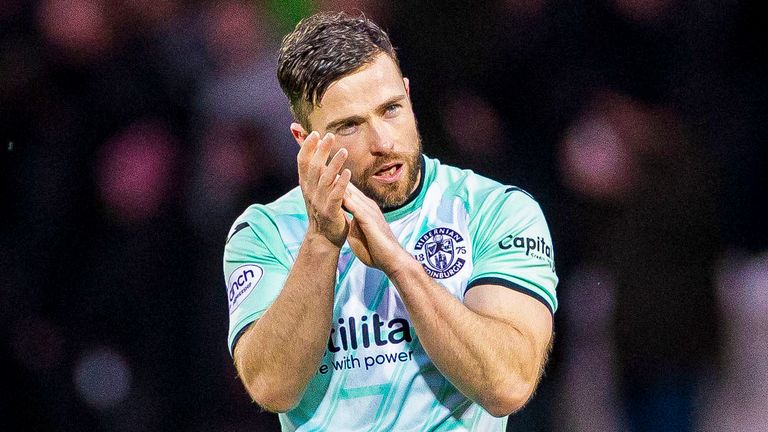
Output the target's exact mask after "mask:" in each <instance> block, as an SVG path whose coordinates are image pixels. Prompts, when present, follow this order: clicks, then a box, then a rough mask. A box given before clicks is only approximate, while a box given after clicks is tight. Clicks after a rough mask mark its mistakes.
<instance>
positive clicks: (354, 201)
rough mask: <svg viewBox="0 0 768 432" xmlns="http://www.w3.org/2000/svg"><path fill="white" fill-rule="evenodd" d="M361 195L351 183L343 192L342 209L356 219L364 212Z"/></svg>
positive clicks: (364, 207) (364, 206) (363, 202)
mask: <svg viewBox="0 0 768 432" xmlns="http://www.w3.org/2000/svg"><path fill="white" fill-rule="evenodd" d="M363 196H364V195H363V193H362V192H360V190H359V189H357V188H356V187H355V185H353V184H352V183H351V182H350V183H349V184H348V185H347V187H346V189H345V190H344V200H343V202H344V207H346V208H347V210H349V211H350V213H352V214H353V215H354V216H355V217H356V218H357V217H362V216H363V214H362V213H363V212H364V211H365V210H366V205H365V201H363Z"/></svg>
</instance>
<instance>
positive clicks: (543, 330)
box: [464, 284, 554, 359]
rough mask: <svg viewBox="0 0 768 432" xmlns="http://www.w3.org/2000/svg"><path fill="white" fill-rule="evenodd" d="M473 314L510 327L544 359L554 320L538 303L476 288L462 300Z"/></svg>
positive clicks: (494, 287)
mask: <svg viewBox="0 0 768 432" xmlns="http://www.w3.org/2000/svg"><path fill="white" fill-rule="evenodd" d="M464 305H465V306H466V307H467V308H468V309H470V310H472V311H473V312H475V313H477V314H479V315H482V316H484V317H487V318H491V319H494V320H497V321H499V322H503V323H505V324H507V325H509V326H510V327H511V328H514V329H515V330H516V331H517V332H519V333H520V335H521V336H522V337H524V338H525V339H526V340H527V341H529V342H530V343H531V345H532V346H533V348H534V350H535V352H536V353H537V354H538V356H540V358H542V359H543V358H544V356H546V353H547V351H548V347H549V344H550V341H551V339H552V331H553V324H554V323H553V316H552V312H550V310H549V308H548V307H547V306H545V304H544V303H542V302H541V301H540V300H539V299H536V298H534V297H532V296H531V295H528V294H525V293H523V292H519V291H515V290H512V289H509V288H507V287H504V286H501V285H491V284H488V285H476V286H474V287H472V289H470V290H469V291H467V293H466V295H465V296H464Z"/></svg>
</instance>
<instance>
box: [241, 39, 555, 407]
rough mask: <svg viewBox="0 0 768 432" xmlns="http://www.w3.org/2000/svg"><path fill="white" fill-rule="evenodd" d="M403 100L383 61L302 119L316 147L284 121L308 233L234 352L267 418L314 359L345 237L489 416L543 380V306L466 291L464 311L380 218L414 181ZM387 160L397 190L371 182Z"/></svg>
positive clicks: (516, 296)
mask: <svg viewBox="0 0 768 432" xmlns="http://www.w3.org/2000/svg"><path fill="white" fill-rule="evenodd" d="M409 92H410V89H409V85H408V81H407V79H404V78H402V76H401V74H400V71H399V69H398V68H397V66H396V65H395V63H394V62H393V61H392V60H391V59H390V58H389V57H387V56H386V55H384V54H380V55H379V56H378V57H377V58H376V59H375V60H374V61H373V62H372V63H371V64H369V65H367V66H365V67H363V68H361V69H359V70H358V71H356V72H355V73H353V74H350V75H348V76H346V77H344V78H341V79H340V80H338V81H336V82H335V83H333V84H332V85H331V86H329V88H328V90H327V92H326V93H325V95H324V96H323V98H322V100H321V101H320V104H319V106H317V107H315V109H314V110H313V112H312V113H311V114H310V123H311V125H312V127H313V128H315V129H316V130H317V131H322V133H323V134H326V135H324V137H323V139H322V140H320V139H319V137H320V134H319V133H318V132H312V133H310V134H308V133H307V132H306V131H305V130H304V129H303V128H302V127H301V126H300V125H299V124H298V123H294V124H292V125H291V131H292V133H293V135H294V137H295V139H296V141H297V142H298V143H299V145H300V146H301V149H300V151H299V155H298V157H297V160H298V166H299V178H300V184H301V189H302V192H303V193H304V198H305V201H306V203H307V212H308V214H309V216H310V223H309V230H308V232H307V236H306V238H305V241H304V244H302V247H301V249H300V251H299V254H298V257H297V260H296V263H295V264H294V266H293V268H292V269H291V271H290V273H289V277H288V280H287V281H286V283H285V286H284V288H283V290H282V292H281V293H280V295H278V297H277V300H276V301H275V302H274V303H273V304H272V306H270V308H269V309H268V310H267V311H266V312H265V314H264V315H263V316H262V317H261V319H259V320H258V321H256V322H255V323H254V324H253V325H252V326H251V328H250V329H249V330H248V331H247V332H246V333H245V334H244V335H243V337H241V339H240V342H239V343H238V344H237V347H236V348H235V362H236V366H237V368H238V371H239V373H240V375H241V377H242V378H243V382H244V383H245V384H246V388H247V389H248V391H249V393H250V394H251V396H252V397H253V399H254V400H255V401H256V402H257V403H259V404H260V405H262V406H263V407H264V408H266V409H268V410H271V411H278V412H282V411H286V410H289V409H290V408H292V407H293V406H295V405H296V404H297V403H298V401H299V400H300V399H301V396H302V394H303V392H304V389H305V388H306V385H307V383H308V382H309V380H310V379H311V377H312V375H313V373H314V372H315V370H316V368H317V367H318V365H319V363H320V360H321V358H322V356H323V353H324V351H325V343H326V341H327V338H328V334H329V332H330V328H331V319H332V316H331V315H332V310H331V309H332V303H333V284H334V277H335V269H336V267H335V266H336V263H337V261H338V257H339V251H340V248H341V245H343V243H344V240H345V239H346V240H349V243H350V245H351V246H352V249H353V251H354V253H355V254H356V255H357V256H358V257H359V258H360V259H361V261H363V262H364V263H365V264H366V265H369V266H371V267H375V268H378V269H380V270H381V271H383V272H384V273H385V274H386V275H387V276H388V277H389V279H390V280H391V281H392V282H393V284H394V285H395V287H396V288H397V290H398V292H399V293H400V296H401V298H402V299H403V302H404V304H405V306H406V308H407V310H408V313H409V315H410V319H411V323H412V324H413V326H414V328H415V330H416V332H417V333H418V334H419V339H420V340H421V343H422V345H423V346H424V349H425V350H426V352H427V353H428V354H429V356H430V358H431V359H432V361H433V362H434V363H435V365H436V366H437V368H438V369H439V370H440V372H441V373H443V375H445V376H446V377H447V378H448V379H449V380H450V381H451V382H452V383H453V384H454V385H455V386H456V387H457V388H458V389H459V390H460V391H461V392H462V393H463V394H464V395H466V396H467V397H469V398H470V399H472V400H474V401H476V402H477V403H479V404H480V405H482V406H483V407H484V408H485V409H486V410H487V411H488V412H490V413H491V414H493V415H496V416H504V415H508V414H510V413H511V412H514V411H516V410H518V409H520V408H521V407H522V406H523V405H524V404H525V402H526V401H527V400H528V399H529V398H530V396H531V395H532V394H533V391H534V389H535V387H536V384H537V382H538V379H539V377H540V376H541V371H542V369H543V367H544V363H545V361H546V357H547V352H548V347H549V345H550V341H551V337H552V316H551V314H550V312H549V310H548V309H547V308H546V307H545V306H544V305H543V304H541V303H540V302H538V301H537V300H535V299H533V298H532V297H530V296H528V295H525V294H521V293H518V292H516V291H513V290H510V289H507V288H504V287H500V286H495V285H482V286H476V287H474V288H472V289H471V290H470V291H469V292H468V293H467V295H466V296H465V299H464V302H463V303H462V302H461V301H459V300H458V299H456V298H455V297H453V296H452V295H451V294H450V293H448V291H446V290H445V289H444V288H443V287H442V286H441V285H440V284H439V283H437V282H435V281H434V280H433V279H432V278H430V277H429V276H428V275H427V274H426V273H425V272H424V270H423V268H422V266H421V264H420V263H419V262H418V261H416V260H415V259H414V258H413V257H412V256H411V254H410V253H408V251H406V250H405V249H403V248H402V246H400V244H399V243H398V242H397V240H396V238H395V236H394V234H393V233H392V231H391V229H390V228H389V225H388V224H387V223H386V221H385V219H384V215H383V213H382V211H381V208H382V207H391V206H395V205H399V204H402V203H403V202H404V201H405V200H406V199H407V198H408V196H409V195H410V193H411V192H412V191H413V190H414V189H415V187H416V185H417V184H418V183H417V182H418V176H419V172H418V167H419V165H418V162H419V157H420V154H421V146H420V140H419V135H418V132H417V128H416V120H415V117H414V115H413V111H412V108H411V102H410V94H409ZM329 132H330V133H332V134H331V135H329V134H328V133H329ZM331 155H334V156H333V157H331ZM329 158H331V159H330V162H329V163H328V164H327V165H326V161H328V159H329ZM391 163H397V164H399V165H401V166H402V168H401V169H402V173H401V175H400V176H399V177H397V181H394V182H390V181H385V180H386V179H384V180H382V177H381V176H377V175H376V173H377V172H378V171H379V170H380V168H381V167H383V166H387V165H388V164H391ZM342 204H343V205H344V207H345V208H346V209H347V210H349V211H350V212H351V213H352V215H353V217H352V219H349V218H348V217H347V216H346V215H345V213H344V212H343V211H342V208H341V205H342ZM318 298H319V299H322V300H321V301H320V302H319V304H318V301H317V299H318ZM310 299H312V301H311V302H312V304H309V302H310ZM297 325H298V326H300V327H301V328H296V327H297Z"/></svg>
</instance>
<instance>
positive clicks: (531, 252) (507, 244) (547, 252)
mask: <svg viewBox="0 0 768 432" xmlns="http://www.w3.org/2000/svg"><path fill="white" fill-rule="evenodd" d="M499 248H501V249H504V250H507V249H512V248H515V249H520V250H525V255H526V256H530V257H533V258H536V259H540V260H542V261H545V262H547V263H549V264H550V266H551V267H552V269H553V270H554V266H555V262H554V260H553V259H552V246H551V245H549V244H547V241H546V240H545V239H544V237H535V238H534V237H515V236H513V235H511V234H510V235H508V236H506V237H504V238H503V239H501V240H500V241H499Z"/></svg>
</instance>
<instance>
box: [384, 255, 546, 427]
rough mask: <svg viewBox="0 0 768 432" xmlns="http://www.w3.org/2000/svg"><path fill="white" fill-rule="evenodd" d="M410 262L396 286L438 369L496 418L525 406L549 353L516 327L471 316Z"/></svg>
mask: <svg viewBox="0 0 768 432" xmlns="http://www.w3.org/2000/svg"><path fill="white" fill-rule="evenodd" d="M408 258H410V257H408ZM404 259H406V258H404ZM407 262H408V263H407V264H406V265H403V266H402V267H401V269H400V270H399V271H398V272H397V273H396V274H394V275H392V278H393V283H394V284H395V286H396V287H397V289H398V291H399V292H400V295H401V297H402V299H403V302H404V303H405V305H406V308H407V309H408V312H409V315H410V318H411V322H412V323H413V326H414V328H415V329H416V332H417V333H418V335H419V340H420V342H421V344H422V346H423V347H424V349H425V351H426V352H427V354H428V355H429V357H430V359H431V360H432V361H433V362H434V364H435V366H436V367H437V368H438V369H439V370H440V372H441V373H442V374H443V375H445V376H446V378H448V380H449V381H451V383H452V384H453V385H454V386H456V388H457V389H459V390H460V391H461V392H462V393H463V394H464V395H465V396H467V397H468V398H470V399H472V400H474V401H475V402H478V403H479V404H480V405H482V406H483V407H484V408H485V409H486V410H487V411H489V412H490V413H491V414H494V415H498V416H502V415H507V414H509V413H510V412H512V411H515V410H517V409H519V408H520V407H522V405H523V404H524V403H525V402H526V401H527V400H528V398H529V397H530V395H531V394H532V393H533V390H534V387H535V385H536V383H537V381H538V377H539V374H540V373H539V372H540V369H541V366H542V363H543V361H544V360H543V358H544V357H545V352H540V351H541V348H540V347H539V346H537V344H536V343H535V341H534V340H532V338H530V337H528V336H526V332H524V331H521V329H519V328H517V327H516V326H515V325H514V324H512V323H509V322H505V321H503V320H500V319H498V318H495V317H490V316H485V315H482V314H479V313H477V312H474V311H472V310H471V309H469V308H468V307H467V306H465V305H464V304H463V303H461V302H460V301H459V300H458V299H456V298H455V297H454V296H453V295H451V294H450V293H449V292H448V291H447V290H446V289H445V288H444V287H442V286H441V285H439V284H438V283H437V282H435V281H434V280H433V279H432V278H431V277H429V276H428V275H427V274H426V273H425V272H424V271H423V269H422V268H421V265H420V264H419V263H418V262H416V261H415V260H413V259H412V258H410V259H409V260H408V261H407ZM545 349H546V348H545Z"/></svg>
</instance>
